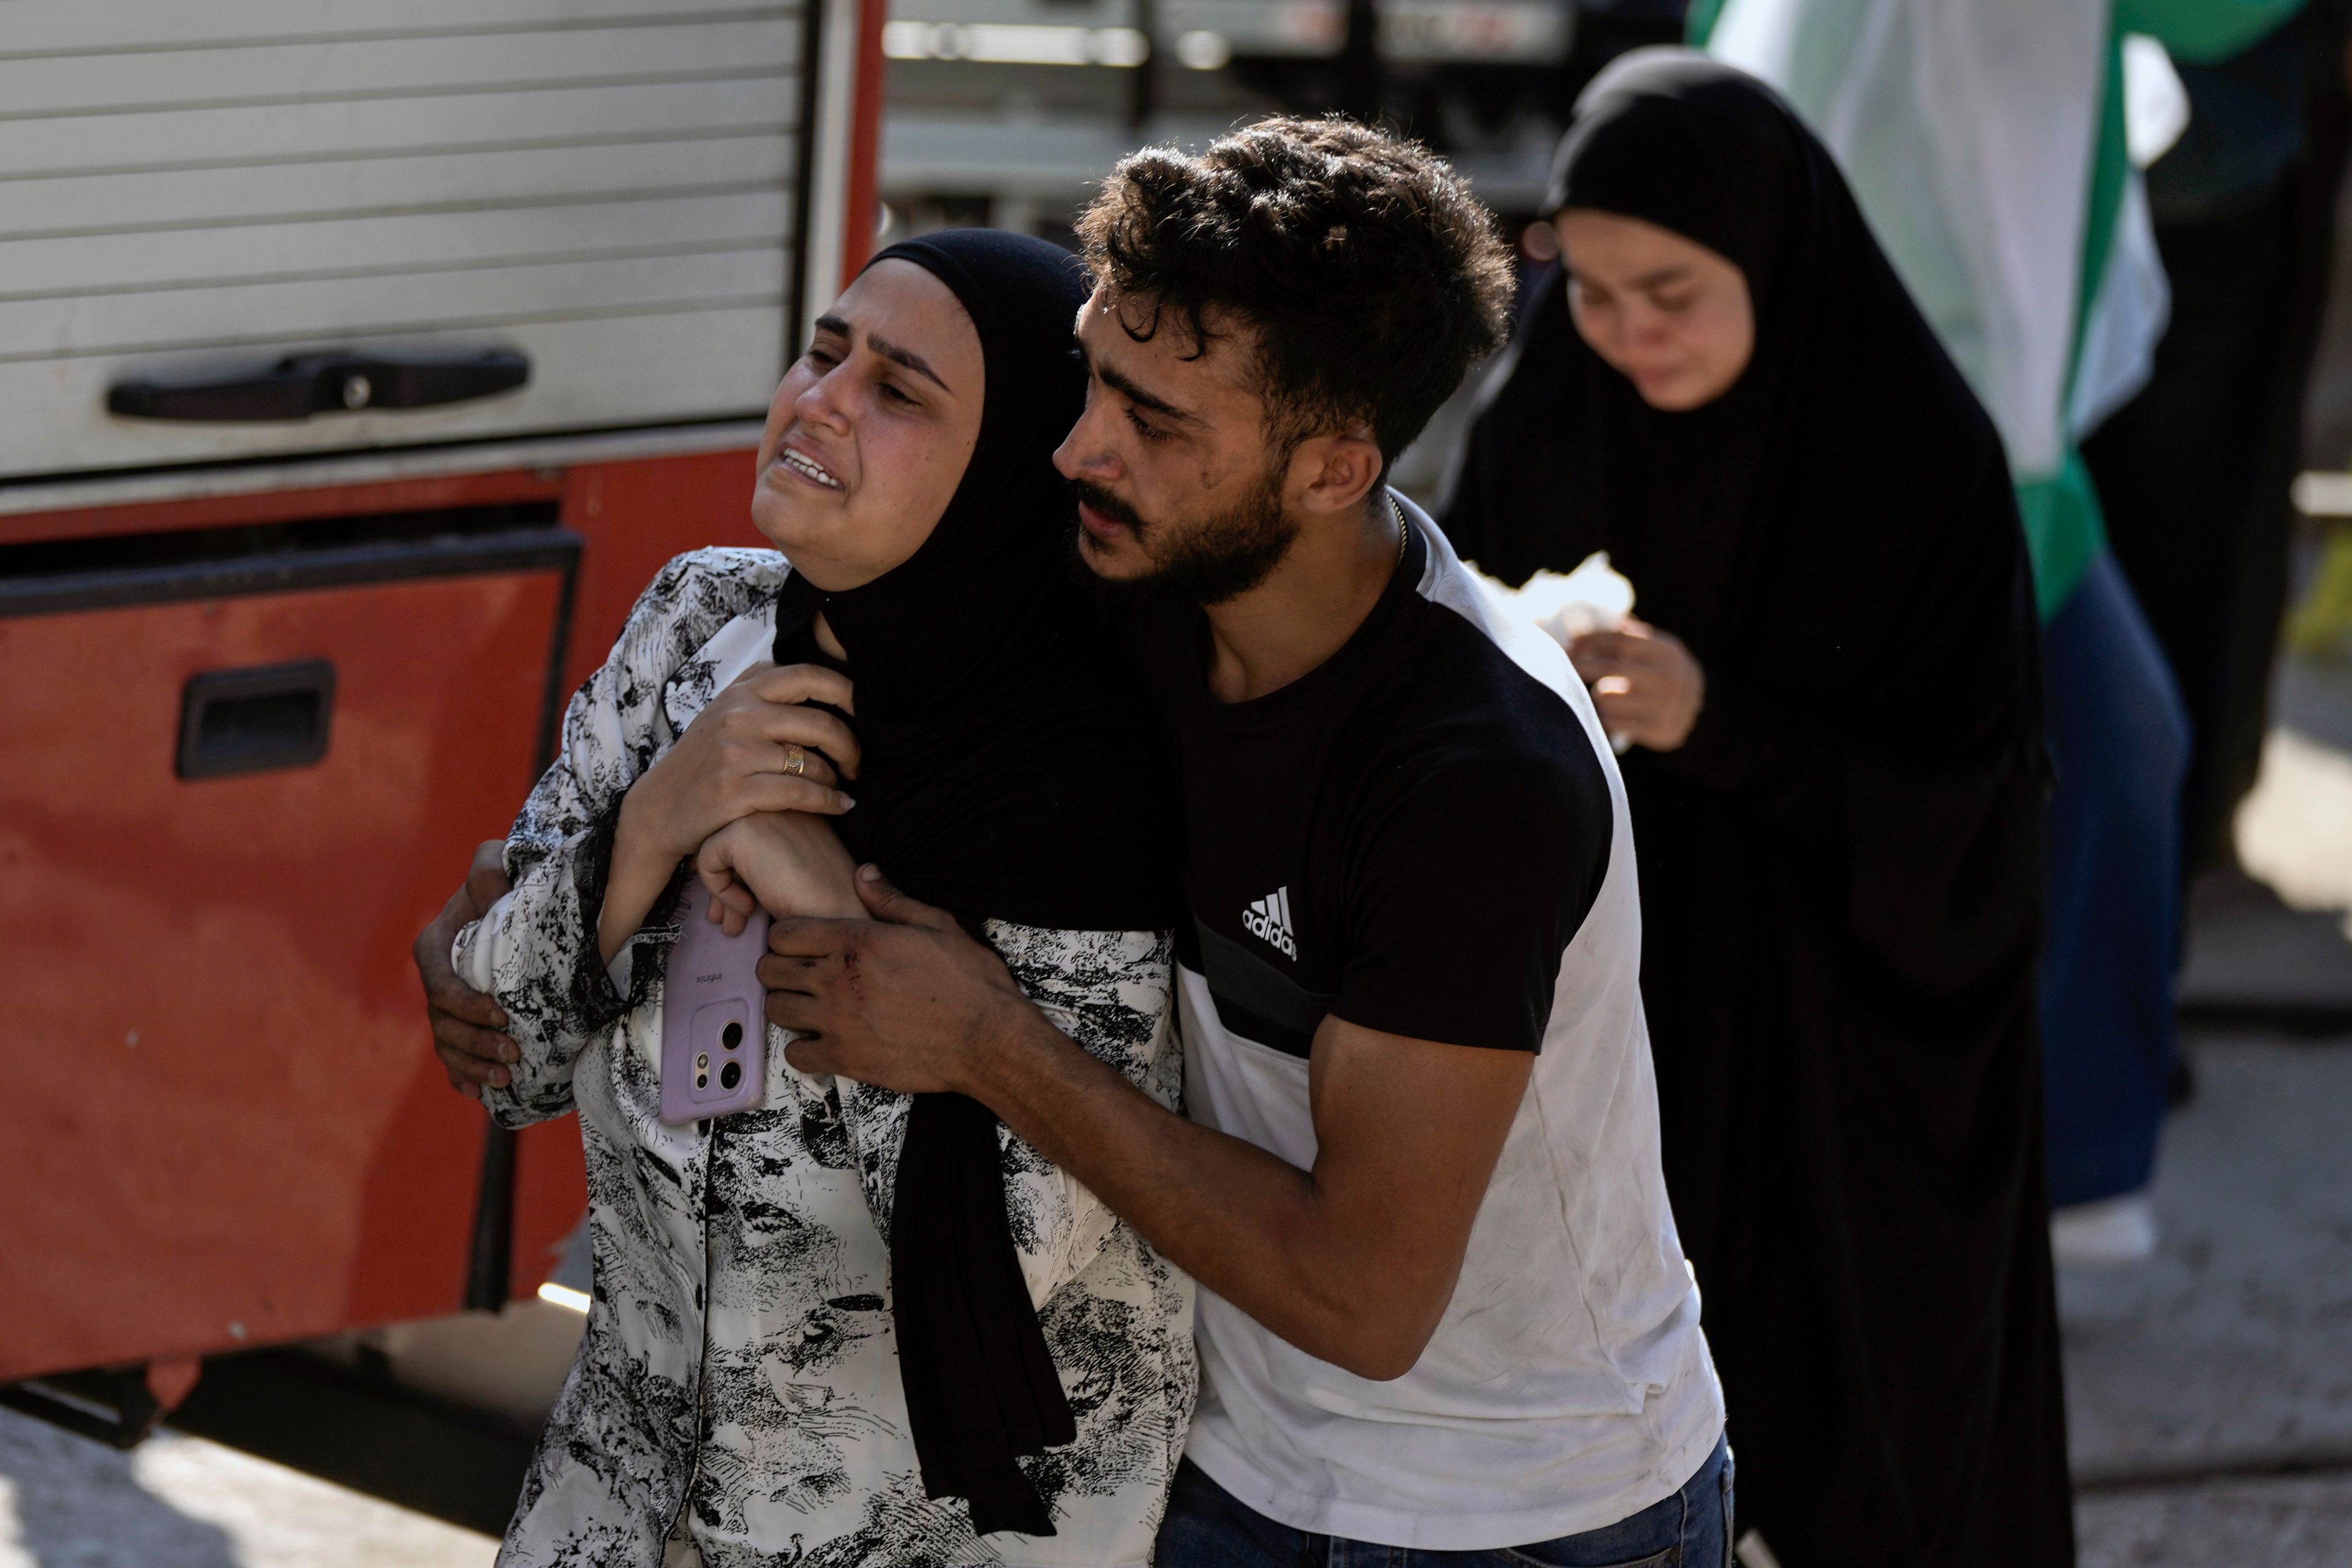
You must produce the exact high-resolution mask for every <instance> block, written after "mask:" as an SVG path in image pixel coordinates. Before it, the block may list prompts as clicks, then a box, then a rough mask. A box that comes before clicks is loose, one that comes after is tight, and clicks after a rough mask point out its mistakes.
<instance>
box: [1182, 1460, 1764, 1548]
mask: <svg viewBox="0 0 2352 1568" xmlns="http://www.w3.org/2000/svg"><path fill="white" fill-rule="evenodd" d="M1158 1563H1159V1568H1731V1449H1730V1447H1728V1446H1727V1444H1726V1443H1725V1441H1724V1440H1723V1439H1721V1438H1717V1440H1716V1445H1715V1452H1714V1453H1713V1454H1711V1455H1709V1456H1708V1457H1707V1461H1706V1464H1704V1465H1701V1466H1700V1467H1699V1468H1698V1474H1696V1475H1695V1476H1693V1477H1692V1478H1691V1479H1689V1480H1688V1481H1687V1482H1685V1484H1684V1486H1683V1489H1681V1490H1680V1491H1678V1492H1675V1494H1674V1495H1673V1496H1671V1497H1668V1498H1666V1499H1664V1500H1662V1501H1659V1502H1654V1503H1653V1504H1651V1505H1650V1506H1649V1507H1648V1508H1645V1509H1643V1510H1642V1511H1641V1512H1639V1513H1637V1514H1634V1515H1633V1516H1632V1517H1631V1518H1628V1519H1621V1520H1619V1521H1617V1522H1616V1523H1614V1524H1611V1525H1603V1526H1602V1527H1601V1529H1599V1530H1589V1531H1585V1532H1584V1533H1583V1534H1581V1535H1564V1536H1562V1537H1560V1538H1559V1540H1558V1541H1539V1542H1536V1543H1534V1544H1533V1545H1530V1546H1498V1547H1494V1548H1492V1549H1490V1550H1487V1551H1485V1552H1432V1551H1427V1550H1425V1549H1423V1548H1421V1547H1416V1546H1378V1545H1374V1544H1372V1543H1371V1542H1364V1541H1344V1540H1341V1539H1340V1538H1339V1537H1338V1536H1333V1535H1309V1534H1307V1532H1306V1531H1303V1530H1293V1529H1291V1528H1290V1527H1289V1526H1288V1525H1286V1524H1276V1522H1275V1521H1272V1520H1270V1519H1268V1518H1266V1517H1265V1515H1264V1514H1262V1513H1259V1512H1258V1511H1257V1510H1255V1509H1253V1508H1250V1507H1248V1506H1247V1505H1246V1504H1244V1503H1242V1502H1241V1501H1239V1500H1236V1499H1235V1498H1234V1495H1233V1494H1232V1493H1231V1492H1229V1491H1227V1490H1225V1489H1224V1488H1223V1487H1221V1486H1219V1485H1218V1484H1217V1483H1216V1482H1214V1481H1213V1480H1211V1479H1209V1478H1208V1477H1207V1475H1205V1474H1204V1473H1202V1470H1201V1468H1199V1467H1198V1466H1196V1465H1194V1464H1193V1463H1192V1460H1190V1459H1187V1460H1185V1461H1184V1463H1183V1464H1181V1465H1180V1466H1179V1467H1177V1470H1176V1487H1175V1490H1174V1492H1173V1493H1172V1494H1171V1496H1170V1497H1169V1499H1168V1518H1167V1519H1166V1521H1164V1522H1162V1523H1161V1525H1160V1554H1159V1558H1158Z"/></svg>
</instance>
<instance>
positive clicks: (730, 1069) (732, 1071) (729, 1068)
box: [719, 1024, 743, 1089]
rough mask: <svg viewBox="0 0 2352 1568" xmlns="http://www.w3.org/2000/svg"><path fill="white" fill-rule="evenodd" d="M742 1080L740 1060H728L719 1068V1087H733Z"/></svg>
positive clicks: (731, 1026) (730, 1026)
mask: <svg viewBox="0 0 2352 1568" xmlns="http://www.w3.org/2000/svg"><path fill="white" fill-rule="evenodd" d="M728 1027H729V1028H730V1029H731V1028H733V1027H734V1026H733V1025H732V1024H730V1025H729V1026H728ZM742 1081H743V1064H742V1063H741V1062H729V1063H728V1064H727V1065H726V1066H725V1067H723V1068H719V1088H721V1089H733V1088H734V1087H735V1086H736V1085H737V1084H739V1083H741V1082H742Z"/></svg>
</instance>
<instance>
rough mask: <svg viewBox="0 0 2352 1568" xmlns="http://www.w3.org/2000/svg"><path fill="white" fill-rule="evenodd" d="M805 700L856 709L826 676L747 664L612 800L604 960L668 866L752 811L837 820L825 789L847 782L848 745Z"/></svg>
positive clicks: (665, 879)
mask: <svg viewBox="0 0 2352 1568" xmlns="http://www.w3.org/2000/svg"><path fill="white" fill-rule="evenodd" d="M810 702H823V703H825V704H827V705H828V706H830V707H834V708H837V709H839V710H842V711H843V712H845V713H846V712H854V711H855V710H856V707H855V700H854V698H853V695H852V693H851V689H850V684H849V678H848V677H847V676H845V675H842V674H840V673H839V672H838V671H835V670H830V669H827V668H824V666H822V665H814V664H795V665H791V666H788V667H785V668H778V667H777V666H775V665H772V664H764V663H762V664H755V665H753V666H751V668H749V669H747V670H745V671H744V672H743V673H742V674H741V675H740V676H738V677H736V678H735V680H734V681H733V683H732V684H730V686H729V687H728V688H727V689H726V690H724V691H722V692H720V693H719V695H718V696H717V697H715V698H713V699H712V700H711V701H710V705H709V707H707V708H705V709H704V710H702V711H701V712H700V713H698V714H696V715H695V718H694V722H692V723H691V724H688V726H687V727H686V733H685V734H683V735H680V736H679V737H678V738H677V744H676V745H674V746H672V747H671V748H670V749H669V750H668V751H667V752H663V753H662V755H661V757H660V759H659V760H658V761H656V763H654V765H653V766H652V767H650V768H648V769H646V775H645V777H643V778H641V779H639V780H638V781H637V782H636V783H635V784H633V785H631V786H630V788H629V793H628V794H627V795H624V796H622V797H621V820H620V825H619V828H618V830H617V831H616V833H615V834H614V840H613V869H612V875H611V877H610V879H608V880H607V881H606V883H605V888H604V910H603V911H602V913H601V914H600V915H599V917H598V920H597V930H596V935H597V946H598V948H599V949H600V950H601V951H602V952H603V954H604V962H605V963H611V962H612V961H613V955H614V954H615V953H617V952H620V951H621V947H622V944H623V943H625V942H627V941H628V940H629V938H630V937H631V936H632V935H634V934H635V931H636V930H637V928H638V927H639V926H641V925H643V924H644V923H645V920H646V913H647V912H648V911H649V910H651V909H652V908H653V902H654V900H656V899H657V898H659V897H660V896H661V890H662V889H663V888H665V887H666V886H667V885H668V883H669V877H670V870H671V868H673V867H675V866H676V865H677V863H678V862H679V861H680V860H682V859H684V858H686V857H687V856H688V855H692V854H694V853H695V852H697V851H698V850H699V849H700V848H701V847H702V843H703V841H704V840H705V839H707V838H709V837H710V836H711V835H712V834H714V833H717V832H718V831H719V829H721V828H723V827H725V826H727V825H728V824H729V823H731V822H734V821H737V820H739V819H740V818H742V817H746V816H751V814H752V813H753V812H755V811H802V812H812V813H814V814H816V815H818V816H839V815H840V814H841V813H843V812H845V811H847V810H848V809H849V808H850V807H851V806H852V805H855V804H856V803H855V802H854V801H852V800H851V799H850V798H849V796H847V795H844V794H842V792H841V791H840V790H838V789H836V788H835V787H834V785H835V782H836V775H835V771H834V764H837V765H838V766H839V768H840V770H841V773H844V774H846V775H847V776H849V777H851V778H855V777H856V776H857V759H858V751H857V737H856V735H854V734H852V733H851V732H850V729H849V726H848V725H846V724H845V723H843V722H842V721H841V720H840V719H838V718H836V717H835V716H834V715H833V714H831V713H827V712H824V711H823V710H820V709H816V708H811V707H806V706H803V704H806V703H810ZM819 752H823V753H824V754H823V755H819V754H818V753H819ZM827 758H830V759H832V762H831V763H830V764H829V763H828V762H827V760H826V759H827Z"/></svg>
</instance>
